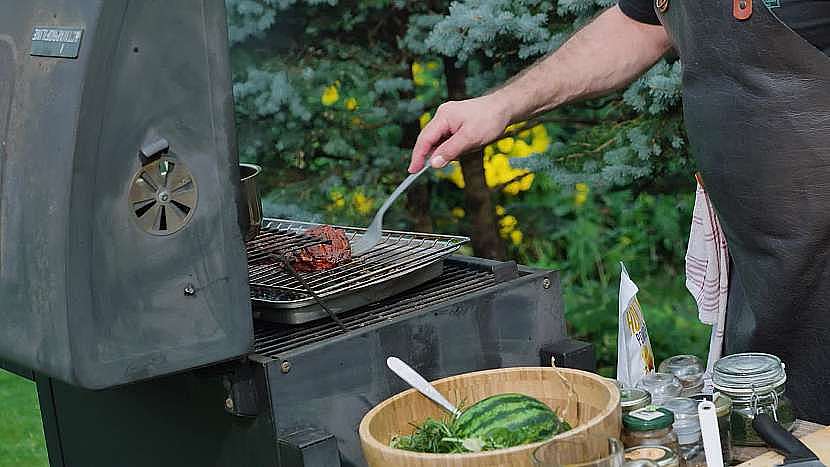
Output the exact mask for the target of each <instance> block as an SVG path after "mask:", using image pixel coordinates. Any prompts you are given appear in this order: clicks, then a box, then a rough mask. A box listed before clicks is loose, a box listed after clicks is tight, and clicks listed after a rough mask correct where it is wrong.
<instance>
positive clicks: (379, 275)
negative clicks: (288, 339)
mask: <svg viewBox="0 0 830 467" xmlns="http://www.w3.org/2000/svg"><path fill="white" fill-rule="evenodd" d="M318 225H319V224H313V223H309V222H299V221H290V220H283V219H265V220H264V221H263V228H262V230H261V232H260V234H259V235H258V236H257V237H256V238H255V239H253V240H251V241H250V242H248V244H247V250H248V276H249V283H250V286H251V299H252V301H253V303H254V306H255V310H254V316H255V317H257V318H260V319H264V320H268V321H273V322H277V323H286V324H300V323H305V322H308V321H313V320H316V319H320V318H324V317H327V316H328V313H326V311H325V310H323V309H322V307H320V306H319V305H318V304H317V302H316V300H315V299H314V297H313V296H311V294H309V293H308V291H307V289H306V288H305V286H304V285H303V284H302V283H300V281H298V280H297V279H296V278H295V277H294V276H293V275H292V274H291V273H290V272H288V271H287V270H286V269H285V268H284V266H283V265H282V262H281V260H280V259H279V258H280V257H281V256H282V253H283V252H286V251H293V250H296V249H299V248H302V247H305V246H310V245H314V244H319V243H320V239H317V238H314V237H310V236H308V235H305V233H304V232H305V231H306V230H308V229H310V228H312V227H316V226H318ZM335 227H337V228H339V229H343V230H344V231H345V232H346V236H347V237H348V238H349V240H350V241H352V240H354V239H356V238H358V237H359V236H360V235H361V234H362V232H364V230H365V229H361V228H356V227H340V226H335ZM468 241H469V239H468V238H467V237H458V236H449V235H434V234H420V233H413V232H399V231H391V230H390V231H384V232H383V237H382V238H381V241H380V243H379V244H378V245H377V246H376V247H375V248H373V249H372V250H371V251H369V252H368V253H366V254H365V255H363V256H360V257H358V258H355V259H353V260H351V261H349V262H347V263H344V264H342V265H339V266H337V267H335V268H333V269H329V270H325V271H316V272H308V273H300V274H301V275H302V277H303V279H304V280H305V282H306V283H307V284H308V286H309V287H311V289H312V290H313V291H314V292H315V293H316V294H317V295H318V296H319V297H320V298H322V299H323V301H324V302H325V303H326V306H327V307H329V308H330V309H331V310H332V311H334V312H335V313H342V312H345V311H349V310H353V309H355V308H359V307H361V306H364V305H367V304H369V303H374V302H377V301H379V300H383V299H384V298H387V297H390V296H392V295H395V294H398V293H401V292H403V291H405V290H408V289H410V288H413V287H416V286H418V285H420V284H423V283H424V282H427V281H429V280H431V279H434V278H436V277H438V276H439V275H441V272H442V271H443V260H444V259H445V258H446V257H448V256H449V255H451V254H452V253H454V252H456V251H457V250H458V249H459V248H460V247H461V245H463V244H464V243H466V242H468Z"/></svg>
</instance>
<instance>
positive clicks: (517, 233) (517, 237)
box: [510, 230, 524, 246]
mask: <svg viewBox="0 0 830 467" xmlns="http://www.w3.org/2000/svg"><path fill="white" fill-rule="evenodd" d="M523 237H524V234H522V231H521V230H514V231H512V232H510V240H511V241H512V242H513V244H514V245H516V246H519V245H521V244H522V238H523Z"/></svg>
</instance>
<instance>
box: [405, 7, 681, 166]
mask: <svg viewBox="0 0 830 467" xmlns="http://www.w3.org/2000/svg"><path fill="white" fill-rule="evenodd" d="M669 47H670V42H669V38H668V36H667V35H666V31H665V29H663V27H662V26H653V25H649V24H644V23H640V22H637V21H635V20H633V19H631V18H629V17H628V16H626V15H625V14H624V13H622V12H621V11H620V9H619V7H617V6H614V7H611V8H609V9H608V10H607V11H605V12H604V13H602V14H601V15H600V16H599V17H597V18H596V19H595V20H594V21H592V22H591V23H590V24H588V25H587V26H585V27H584V28H583V29H581V30H580V31H579V32H577V33H576V34H574V36H573V37H571V38H570V39H569V40H568V41H567V42H566V43H565V44H563V45H562V47H560V48H559V49H558V50H557V51H556V52H554V53H553V54H551V55H549V56H547V57H546V58H544V59H543V60H541V61H540V62H538V63H537V64H535V65H533V66H532V67H530V68H528V69H527V70H525V71H524V72H522V73H521V74H519V75H518V76H516V77H515V78H513V79H512V80H511V81H509V82H508V83H507V84H506V85H504V86H502V87H501V88H499V89H497V90H495V91H493V92H491V93H489V94H487V95H484V96H481V97H477V98H474V99H468V100H464V101H455V102H446V103H444V104H442V105H441V106H440V107H438V111H437V112H436V113H435V116H434V117H433V118H432V120H430V122H429V123H428V124H427V126H426V127H424V129H423V130H422V131H421V134H420V135H419V136H418V140H417V142H416V143H415V147H414V149H413V151H412V160H411V162H410V165H409V171H410V172H416V171H418V170H419V169H421V168H422V167H423V164H424V160H425V159H426V158H427V156H430V155H432V159H431V160H432V166H433V167H442V166H444V165H446V163H447V162H449V161H451V160H453V159H455V158H456V157H458V156H459V155H461V154H463V153H465V152H467V151H469V150H471V149H475V148H478V147H481V146H484V145H486V144H488V143H490V142H491V141H493V140H494V139H496V138H498V137H499V136H501V135H502V134H503V132H504V129H505V128H506V127H507V126H508V125H510V124H511V123H515V122H517V121H521V120H524V119H526V118H528V117H532V116H534V115H538V114H541V113H543V112H546V111H548V110H551V109H553V108H555V107H557V106H559V105H562V104H565V103H567V102H571V101H574V100H577V99H583V98H589V97H594V96H599V95H602V94H605V93H608V92H610V91H613V90H616V89H619V88H620V87H622V86H624V85H626V84H628V83H630V82H631V81H633V80H634V79H635V78H636V77H637V76H639V75H640V74H642V73H643V72H644V71H645V70H647V69H648V68H649V67H650V66H651V65H653V64H654V63H655V62H656V61H657V60H659V59H660V57H661V56H663V54H664V53H665V52H666V51H667V50H668V49H669Z"/></svg>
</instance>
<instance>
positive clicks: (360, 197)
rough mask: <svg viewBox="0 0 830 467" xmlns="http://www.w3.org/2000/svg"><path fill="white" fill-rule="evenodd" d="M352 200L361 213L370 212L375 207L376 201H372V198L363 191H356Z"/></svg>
mask: <svg viewBox="0 0 830 467" xmlns="http://www.w3.org/2000/svg"><path fill="white" fill-rule="evenodd" d="M352 201H353V202H354V208H355V210H356V211H357V212H358V213H360V214H369V213H371V212H372V208H374V207H375V203H374V202H373V201H372V198H369V197H367V196H366V195H364V194H363V193H361V192H357V193H355V195H354V196H353V197H352Z"/></svg>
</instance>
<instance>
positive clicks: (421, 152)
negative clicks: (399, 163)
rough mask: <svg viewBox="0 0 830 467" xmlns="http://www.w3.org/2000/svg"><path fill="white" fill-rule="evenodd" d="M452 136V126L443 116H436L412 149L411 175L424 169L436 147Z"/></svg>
mask: <svg viewBox="0 0 830 467" xmlns="http://www.w3.org/2000/svg"><path fill="white" fill-rule="evenodd" d="M448 134H451V130H450V125H449V123H448V122H447V120H446V118H444V117H443V116H442V115H436V116H435V118H433V119H432V120H430V121H429V123H427V125H426V126H425V127H424V129H423V130H421V134H420V135H418V139H417V140H416V141H415V147H413V148H412V160H411V161H410V162H409V173H415V172H417V171H419V170H421V169H422V168H423V167H424V160H425V159H426V158H427V156H428V155H429V154H430V153H431V152H432V150H433V149H434V148H435V146H437V145H438V143H439V142H440V141H441V140H442V139H444V137H445V136H447V135H448Z"/></svg>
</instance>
